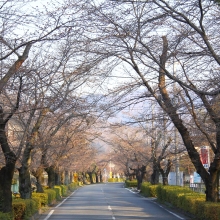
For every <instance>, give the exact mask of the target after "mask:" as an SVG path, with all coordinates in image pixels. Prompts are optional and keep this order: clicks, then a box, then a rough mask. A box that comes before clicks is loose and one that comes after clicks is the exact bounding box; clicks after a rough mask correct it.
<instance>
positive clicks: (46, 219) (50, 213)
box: [44, 190, 77, 220]
mask: <svg viewBox="0 0 220 220" xmlns="http://www.w3.org/2000/svg"><path fill="white" fill-rule="evenodd" d="M76 191H77V190H75V191H74V192H73V193H72V194H71V195H70V196H72V195H73V194H74V193H75V192H76ZM70 196H68V197H67V198H65V199H64V200H63V201H62V202H61V203H60V204H58V205H57V206H56V207H55V208H58V207H59V206H61V205H62V204H63V203H64V202H65V201H66V200H67V199H68V198H69V197H70ZM53 212H54V210H51V211H50V212H49V214H48V215H47V217H46V218H45V219H44V220H48V219H49V218H50V216H51V215H52V214H53Z"/></svg>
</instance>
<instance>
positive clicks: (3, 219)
mask: <svg viewBox="0 0 220 220" xmlns="http://www.w3.org/2000/svg"><path fill="white" fill-rule="evenodd" d="M0 220H13V214H12V213H3V212H0Z"/></svg>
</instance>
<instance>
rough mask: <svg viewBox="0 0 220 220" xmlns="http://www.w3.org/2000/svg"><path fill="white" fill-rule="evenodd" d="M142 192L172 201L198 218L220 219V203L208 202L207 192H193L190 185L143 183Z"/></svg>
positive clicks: (164, 200) (205, 219)
mask: <svg viewBox="0 0 220 220" xmlns="http://www.w3.org/2000/svg"><path fill="white" fill-rule="evenodd" d="M141 193H142V194H143V195H144V196H147V197H157V199H158V201H160V202H162V203H170V204H172V205H173V206H175V207H177V208H179V209H181V210H183V211H185V212H186V213H189V214H192V215H193V216H195V218H196V219H202V220H219V219H220V203H213V202H206V201H205V194H201V193H197V192H193V191H192V190H191V189H189V188H188V187H181V186H163V185H151V184H150V183H143V184H142V186H141Z"/></svg>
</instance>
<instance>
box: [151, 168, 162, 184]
mask: <svg viewBox="0 0 220 220" xmlns="http://www.w3.org/2000/svg"><path fill="white" fill-rule="evenodd" d="M159 176H160V172H159V170H158V169H157V168H155V169H154V170H153V173H152V174H151V184H152V185H156V184H158V183H159Z"/></svg>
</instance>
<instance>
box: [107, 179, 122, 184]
mask: <svg viewBox="0 0 220 220" xmlns="http://www.w3.org/2000/svg"><path fill="white" fill-rule="evenodd" d="M108 182H110V183H115V182H124V179H122V178H108Z"/></svg>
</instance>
